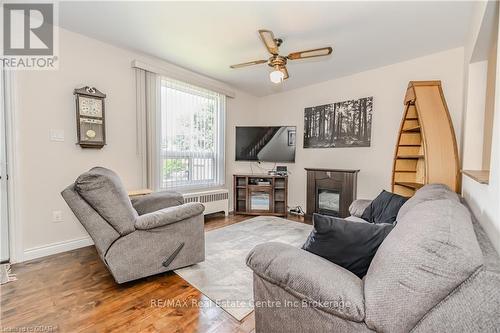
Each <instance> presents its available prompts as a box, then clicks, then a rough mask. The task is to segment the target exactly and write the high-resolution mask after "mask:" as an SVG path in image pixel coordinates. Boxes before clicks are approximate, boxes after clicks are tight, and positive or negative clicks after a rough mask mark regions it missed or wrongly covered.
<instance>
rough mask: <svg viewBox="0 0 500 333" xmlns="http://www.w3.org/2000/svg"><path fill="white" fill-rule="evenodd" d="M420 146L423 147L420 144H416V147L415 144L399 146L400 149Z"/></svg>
mask: <svg viewBox="0 0 500 333" xmlns="http://www.w3.org/2000/svg"><path fill="white" fill-rule="evenodd" d="M420 146H422V144H421V143H419V144H414V145H413V144H405V145H401V144H399V145H398V147H420Z"/></svg>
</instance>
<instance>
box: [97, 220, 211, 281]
mask: <svg viewBox="0 0 500 333" xmlns="http://www.w3.org/2000/svg"><path fill="white" fill-rule="evenodd" d="M181 244H184V246H183V247H182V248H181V250H180V251H179V252H178V254H177V255H176V256H175V258H174V260H173V261H172V262H171V263H170V264H169V265H168V267H164V266H163V263H164V262H165V260H166V259H167V258H169V257H170V256H172V255H173V253H175V251H176V250H177V249H178V248H179V246H180V245H181ZM203 260H205V236H204V220H203V215H197V216H194V217H191V218H188V219H186V220H184V221H182V223H172V224H168V225H166V226H164V227H162V228H155V229H151V230H136V231H134V232H133V233H130V234H128V235H126V236H123V237H121V238H119V239H118V240H117V241H116V242H115V243H114V244H113V246H111V248H110V249H109V251H108V253H107V254H106V263H107V264H108V267H109V268H110V270H111V272H112V273H113V277H114V278H115V280H116V282H118V283H123V282H127V281H131V280H135V279H138V278H141V277H145V276H149V275H153V274H158V273H161V272H166V271H170V270H173V269H177V268H180V267H185V266H188V265H193V264H196V263H198V262H200V261H203Z"/></svg>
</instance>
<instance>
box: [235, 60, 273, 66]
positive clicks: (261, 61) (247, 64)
mask: <svg viewBox="0 0 500 333" xmlns="http://www.w3.org/2000/svg"><path fill="white" fill-rule="evenodd" d="M266 62H267V60H255V61H249V62H244V63H241V64H236V65H231V66H229V67H231V68H241V67H247V66H252V65H259V64H265V63H266Z"/></svg>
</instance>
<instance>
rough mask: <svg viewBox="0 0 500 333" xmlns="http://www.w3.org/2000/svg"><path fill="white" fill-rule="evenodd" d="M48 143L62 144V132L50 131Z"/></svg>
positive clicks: (59, 130)
mask: <svg viewBox="0 0 500 333" xmlns="http://www.w3.org/2000/svg"><path fill="white" fill-rule="evenodd" d="M50 141H56V142H62V141H64V130H62V129H54V128H52V129H50Z"/></svg>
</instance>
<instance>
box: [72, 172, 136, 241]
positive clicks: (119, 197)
mask: <svg viewBox="0 0 500 333" xmlns="http://www.w3.org/2000/svg"><path fill="white" fill-rule="evenodd" d="M75 189H76V191H77V192H78V194H80V195H81V196H82V198H83V199H85V201H87V202H88V203H89V204H90V205H91V206H92V207H93V208H94V209H95V210H96V211H97V212H98V213H99V215H101V216H102V217H103V218H104V219H105V220H106V221H108V223H109V224H111V225H112V226H113V228H115V230H116V231H118V233H120V235H126V234H129V233H131V232H133V231H134V230H135V227H134V223H135V219H136V218H137V216H138V215H137V212H136V211H135V209H134V208H133V207H132V204H131V203H130V199H129V198H128V195H127V192H126V191H125V188H124V187H123V185H122V182H121V180H120V178H119V177H118V175H117V174H116V173H114V172H113V171H111V170H109V169H106V168H102V167H96V168H92V169H90V170H89V171H87V172H85V173H83V174H82V175H80V177H78V178H77V179H76V181H75Z"/></svg>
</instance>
